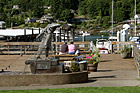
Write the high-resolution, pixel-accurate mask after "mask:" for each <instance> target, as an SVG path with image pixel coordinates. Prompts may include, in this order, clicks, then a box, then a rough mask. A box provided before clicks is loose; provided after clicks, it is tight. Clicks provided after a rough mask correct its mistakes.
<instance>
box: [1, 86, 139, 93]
mask: <svg viewBox="0 0 140 93" xmlns="http://www.w3.org/2000/svg"><path fill="white" fill-rule="evenodd" d="M0 93H140V87H80V88H61V89H35V90H2V91H0Z"/></svg>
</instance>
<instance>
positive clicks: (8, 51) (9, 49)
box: [8, 45, 10, 55]
mask: <svg viewBox="0 0 140 93" xmlns="http://www.w3.org/2000/svg"><path fill="white" fill-rule="evenodd" d="M9 52H10V45H8V55H9Z"/></svg>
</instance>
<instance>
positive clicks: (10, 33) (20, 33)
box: [0, 29, 42, 36]
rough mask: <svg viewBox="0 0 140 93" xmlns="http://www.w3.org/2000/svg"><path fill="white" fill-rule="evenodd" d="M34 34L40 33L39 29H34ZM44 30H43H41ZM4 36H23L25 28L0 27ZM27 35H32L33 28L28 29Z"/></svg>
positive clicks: (0, 31)
mask: <svg viewBox="0 0 140 93" xmlns="http://www.w3.org/2000/svg"><path fill="white" fill-rule="evenodd" d="M33 31H34V34H39V29H34V30H33ZM40 32H42V30H40ZM0 35H2V36H23V35H24V29H0ZM26 35H32V29H26Z"/></svg>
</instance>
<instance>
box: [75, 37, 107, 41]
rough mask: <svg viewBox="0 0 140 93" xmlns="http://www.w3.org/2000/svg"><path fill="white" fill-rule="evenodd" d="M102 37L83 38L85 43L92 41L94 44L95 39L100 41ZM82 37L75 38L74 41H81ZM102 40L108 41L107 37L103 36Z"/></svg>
mask: <svg viewBox="0 0 140 93" xmlns="http://www.w3.org/2000/svg"><path fill="white" fill-rule="evenodd" d="M101 38H102V36H85V41H93V42H95V41H96V39H101ZM82 39H83V36H76V37H75V39H74V41H82ZM103 39H108V36H104V37H103Z"/></svg>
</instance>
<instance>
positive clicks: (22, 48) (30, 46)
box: [0, 42, 90, 55]
mask: <svg viewBox="0 0 140 93" xmlns="http://www.w3.org/2000/svg"><path fill="white" fill-rule="evenodd" d="M52 44H55V45H56V47H55V53H59V50H60V45H62V44H64V42H52ZM68 44H70V42H68ZM74 44H75V45H76V47H77V49H79V50H81V51H80V53H81V54H83V53H90V51H89V45H90V42H74ZM39 45H40V42H0V54H1V55H2V54H4V55H5V54H7V55H10V54H14V55H17V54H25V55H28V54H35V53H36V52H37V50H38V46H39ZM43 53H44V52H43ZM50 53H54V51H50Z"/></svg>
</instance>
